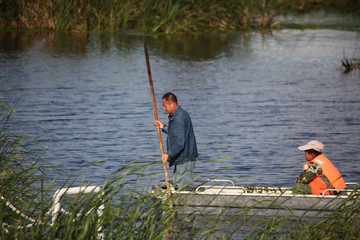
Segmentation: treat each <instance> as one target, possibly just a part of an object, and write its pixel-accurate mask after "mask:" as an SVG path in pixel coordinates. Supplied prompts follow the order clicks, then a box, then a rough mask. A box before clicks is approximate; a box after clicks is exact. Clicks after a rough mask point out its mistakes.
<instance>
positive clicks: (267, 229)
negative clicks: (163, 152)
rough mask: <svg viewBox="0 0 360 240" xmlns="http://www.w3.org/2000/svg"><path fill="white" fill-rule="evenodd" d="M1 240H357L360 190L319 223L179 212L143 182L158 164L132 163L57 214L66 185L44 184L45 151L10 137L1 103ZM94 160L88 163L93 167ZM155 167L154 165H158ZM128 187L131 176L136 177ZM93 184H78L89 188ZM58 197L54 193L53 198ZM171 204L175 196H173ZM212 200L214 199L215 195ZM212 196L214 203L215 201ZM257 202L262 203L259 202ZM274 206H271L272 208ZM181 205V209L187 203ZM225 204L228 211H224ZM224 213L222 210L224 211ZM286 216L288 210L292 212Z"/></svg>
mask: <svg viewBox="0 0 360 240" xmlns="http://www.w3.org/2000/svg"><path fill="white" fill-rule="evenodd" d="M0 109H1V112H0V113H1V115H0V117H1V122H2V127H1V132H0V134H1V138H0V159H1V161H0V181H1V182H0V232H1V235H0V238H1V239H165V238H167V239H279V238H280V239H358V238H359V237H360V229H359V227H358V226H359V225H358V222H359V219H360V204H359V201H358V200H357V199H358V197H359V191H357V192H354V193H353V194H352V195H351V196H350V198H349V200H348V201H347V203H343V205H342V206H340V208H339V209H338V210H337V211H335V212H334V213H332V214H331V215H330V216H328V217H327V218H325V219H323V220H322V221H320V222H316V223H314V222H309V223H308V222H306V221H302V220H301V219H298V218H295V219H291V221H289V219H288V218H284V217H277V216H276V215H275V216H271V217H268V218H266V219H256V218H252V216H251V215H250V216H248V215H247V214H248V213H250V212H251V210H252V209H253V208H254V207H255V206H249V207H248V208H245V209H241V213H240V212H239V214H238V215H235V216H231V217H230V218H229V217H228V216H226V215H225V214H224V213H225V211H220V212H219V213H217V214H215V215H213V216H209V215H207V214H205V213H202V212H201V211H200V213H198V214H190V215H189V214H187V215H183V214H182V212H185V210H186V206H185V208H183V207H181V206H178V207H176V208H175V209H173V210H172V209H170V206H169V203H168V201H162V199H165V198H166V196H167V192H166V191H165V192H163V191H155V192H154V193H152V194H150V193H149V192H150V190H151V189H152V186H150V185H149V184H144V182H147V181H146V180H144V179H148V178H149V177H152V175H154V174H163V173H153V169H154V166H157V165H161V163H160V161H156V162H153V161H148V162H147V163H139V162H137V161H135V160H134V161H130V162H129V163H128V164H126V165H124V166H121V167H119V168H118V169H117V170H116V171H114V172H113V173H112V174H111V175H110V176H109V177H108V178H107V179H106V180H105V181H104V182H103V183H101V184H100V185H99V187H100V188H101V189H100V191H98V192H95V191H93V192H90V193H88V194H80V193H79V194H72V195H63V197H62V198H61V200H60V202H61V209H62V211H59V212H55V213H56V214H55V215H56V216H57V217H56V219H53V217H54V214H53V213H54V210H55V209H54V208H53V204H52V203H53V201H54V198H53V194H54V193H55V191H56V190H58V189H59V188H64V189H65V190H66V191H70V190H71V187H76V186H73V182H71V181H70V180H69V181H67V182H66V183H64V184H62V185H61V186H56V183H55V180H54V181H50V182H47V183H43V180H44V179H47V178H46V176H47V169H49V168H50V167H51V166H49V165H47V163H46V161H45V160H43V159H42V157H41V153H40V154H35V153H34V149H37V148H38V147H40V149H43V150H44V151H45V150H46V147H44V146H42V145H41V144H40V143H39V142H38V141H37V140H36V139H32V138H29V137H27V136H25V135H20V136H19V135H15V134H12V132H11V129H9V128H8V126H7V124H8V122H9V121H10V120H11V119H10V118H11V115H12V113H13V112H14V107H12V106H10V105H8V104H7V103H4V102H0ZM97 163H98V162H94V163H90V164H97ZM158 167H159V166H158ZM134 176H137V178H135V179H136V180H135V181H134V180H132V181H131V182H130V181H129V179H134ZM90 184H91V183H83V184H82V185H83V186H84V187H89V185H90ZM55 196H56V195H55ZM172 197H173V198H174V199H173V202H175V200H176V195H172ZM215 198H216V197H215ZM215 198H214V201H215V200H216V199H215ZM259 204H261V203H259ZM275 204H276V203H274V205H275ZM185 205H186V204H185ZM228 207H230V206H228ZM225 210H227V209H226V206H225ZM289 211H291V209H289Z"/></svg>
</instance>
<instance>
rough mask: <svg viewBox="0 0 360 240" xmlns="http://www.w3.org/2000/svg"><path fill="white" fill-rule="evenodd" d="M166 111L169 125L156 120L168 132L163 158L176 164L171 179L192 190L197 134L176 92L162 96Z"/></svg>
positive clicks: (171, 163) (196, 155)
mask: <svg viewBox="0 0 360 240" xmlns="http://www.w3.org/2000/svg"><path fill="white" fill-rule="evenodd" d="M162 104H163V108H164V111H165V112H166V113H168V114H169V116H168V118H169V122H168V125H164V124H163V123H162V122H160V121H158V120H156V121H155V125H156V124H159V127H160V129H162V131H163V132H164V133H166V134H167V140H166V146H167V152H166V154H164V155H163V156H162V160H163V161H165V162H168V163H169V166H170V167H171V166H174V174H173V176H172V177H171V181H172V183H173V184H174V185H175V186H178V187H179V188H181V189H185V190H192V189H193V187H192V182H193V179H194V168H195V162H196V158H197V157H198V151H197V146H196V140H195V134H194V130H193V125H192V122H191V118H190V116H189V114H188V113H187V112H186V111H185V110H184V109H182V108H181V107H180V106H178V102H177V98H176V96H175V94H173V93H171V92H168V93H166V94H165V95H164V96H163V97H162Z"/></svg>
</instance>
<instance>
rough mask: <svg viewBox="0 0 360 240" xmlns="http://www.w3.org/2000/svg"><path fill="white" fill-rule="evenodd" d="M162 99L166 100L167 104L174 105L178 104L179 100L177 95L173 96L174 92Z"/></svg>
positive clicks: (166, 94)
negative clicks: (171, 103) (172, 103)
mask: <svg viewBox="0 0 360 240" xmlns="http://www.w3.org/2000/svg"><path fill="white" fill-rule="evenodd" d="M162 99H165V100H166V101H167V102H174V103H176V104H178V102H177V98H176V96H175V94H173V93H172V92H168V93H165V94H164V96H163V97H162Z"/></svg>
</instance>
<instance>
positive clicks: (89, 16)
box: [0, 0, 360, 34]
mask: <svg viewBox="0 0 360 240" xmlns="http://www.w3.org/2000/svg"><path fill="white" fill-rule="evenodd" d="M313 10H325V11H328V12H337V13H346V14H349V13H353V14H354V15H357V16H358V15H359V13H360V1H359V0H353V1H350V0H342V1H340V0H336V1H334V0H223V1H216V0H205V1H192V0H182V1H177V0H71V1H68V0H53V1H49V0H36V1H14V0H3V1H0V12H1V14H0V28H1V29H31V30H35V29H36V30H39V29H41V30H56V31H76V32H88V31H90V32H94V31H95V32H116V31H120V30H123V31H125V30H135V31H142V32H147V33H154V32H162V33H169V34H171V33H199V32H219V31H234V30H241V29H250V28H257V27H261V28H262V27H266V28H267V27H279V26H280V25H279V23H275V24H274V22H273V18H274V17H275V16H278V15H284V14H290V13H297V14H301V13H306V12H310V11H313ZM254 20H255V21H254Z"/></svg>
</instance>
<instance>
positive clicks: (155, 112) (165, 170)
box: [144, 42, 172, 209]
mask: <svg viewBox="0 0 360 240" xmlns="http://www.w3.org/2000/svg"><path fill="white" fill-rule="evenodd" d="M144 51H145V58H146V66H147V70H148V76H149V83H150V89H151V95H152V102H153V107H154V116H155V120H158V115H157V109H156V100H155V92H154V85H153V81H152V77H151V69H150V61H149V54H148V50H147V45H146V42H144ZM156 129H157V134H158V138H159V144H160V150H161V156H163V155H164V146H163V143H162V138H161V132H160V126H159V124H156ZM163 165H164V172H165V179H166V186H167V190H168V195H169V203H170V209H172V203H171V198H170V197H171V191H170V183H169V177H168V172H167V167H166V162H164V161H163Z"/></svg>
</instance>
